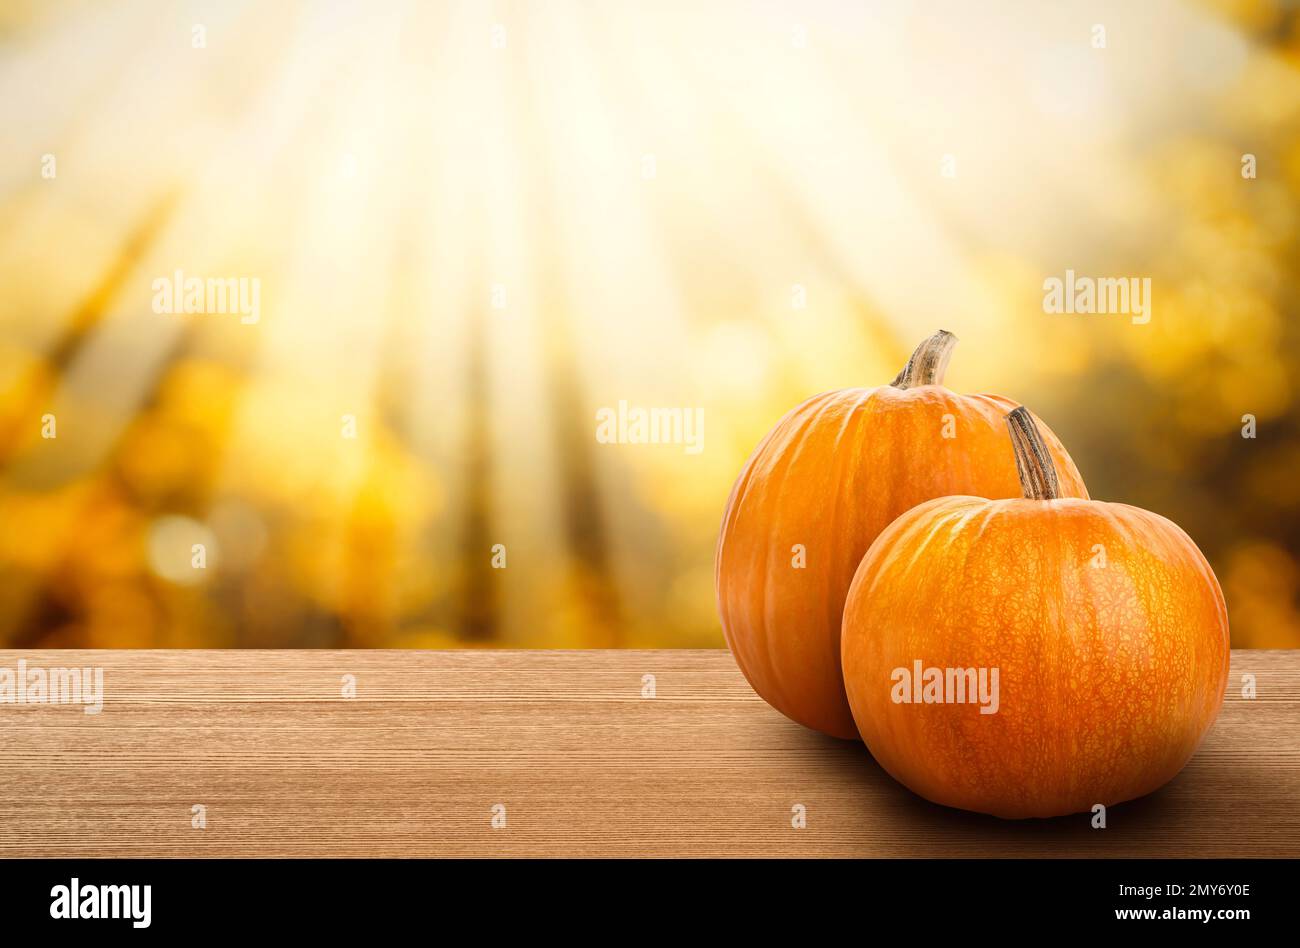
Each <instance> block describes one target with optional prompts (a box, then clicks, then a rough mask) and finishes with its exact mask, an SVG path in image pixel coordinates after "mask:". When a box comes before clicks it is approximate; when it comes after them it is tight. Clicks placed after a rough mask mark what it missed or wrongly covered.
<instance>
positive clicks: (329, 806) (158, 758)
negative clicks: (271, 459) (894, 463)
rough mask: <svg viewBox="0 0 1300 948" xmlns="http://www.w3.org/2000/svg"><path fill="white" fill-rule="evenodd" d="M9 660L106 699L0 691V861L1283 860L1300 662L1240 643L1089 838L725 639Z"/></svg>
mask: <svg viewBox="0 0 1300 948" xmlns="http://www.w3.org/2000/svg"><path fill="white" fill-rule="evenodd" d="M20 658H22V659H26V660H27V661H28V663H29V664H31V665H33V666H41V667H45V668H49V667H53V666H84V665H91V666H93V665H98V666H102V667H103V668H104V673H105V683H106V688H105V690H106V693H107V699H106V701H105V704H104V708H103V710H102V712H101V713H100V714H97V715H87V714H84V713H83V710H82V709H81V708H80V707H76V706H68V705H63V706H50V705H31V704H0V855H3V856H86V855H92V856H188V855H202V856H235V855H240V856H435V855H512V856H515V855H519V856H522V855H572V856H634V855H654V856H850V855H852V856H1002V855H1008V856H1009V855H1034V856H1139V855H1140V856H1300V652H1281V651H1271V652H1268V651H1235V652H1233V653H1232V676H1231V678H1230V679H1229V689H1228V697H1227V701H1226V703H1225V705H1224V708H1223V712H1222V714H1221V715H1220V716H1219V719H1218V722H1217V723H1216V724H1215V726H1214V728H1213V729H1212V730H1211V732H1210V734H1209V736H1208V737H1207V738H1206V741H1205V743H1204V745H1203V746H1202V748H1201V750H1200V752H1199V753H1198V754H1197V755H1196V757H1195V758H1194V759H1193V760H1192V762H1191V763H1190V764H1189V765H1188V766H1187V768H1186V769H1185V770H1184V771H1183V773H1182V774H1180V775H1179V777H1178V778H1177V779H1175V780H1174V781H1173V782H1172V783H1171V784H1169V785H1168V786H1167V787H1165V788H1164V789H1163V790H1161V791H1159V792H1158V793H1155V794H1153V795H1151V796H1149V797H1147V798H1145V799H1143V800H1140V801H1136V802H1133V803H1129V804H1126V805H1123V806H1118V807H1114V808H1112V809H1111V811H1110V814H1109V820H1108V828H1107V829H1105V830H1094V829H1091V828H1090V825H1089V818H1088V816H1087V815H1081V816H1076V817H1069V818H1063V819H1058V820H1052V821H1028V822H1004V821H1001V820H997V819H994V818H991V817H983V816H978V815H974V814H969V813H962V812H959V811H955V810H949V809H945V808H942V807H938V806H934V805H932V804H930V803H927V802H925V801H923V800H921V799H919V798H917V797H915V796H913V795H912V794H911V793H909V792H908V791H907V790H905V789H904V788H903V787H901V786H900V785H898V784H897V783H895V782H894V781H893V780H892V779H890V777H889V776H888V775H887V774H885V773H884V772H883V771H882V770H881V769H880V768H879V767H878V766H877V765H876V764H875V763H874V762H873V761H872V759H871V757H870V756H869V755H868V754H867V752H866V751H865V749H864V748H863V747H862V746H861V745H859V744H856V743H849V742H843V741H837V740H833V739H831V738H826V737H823V736H821V735H818V734H815V733H813V732H811V731H808V730H805V729H804V728H802V727H799V726H798V725H796V724H793V723H791V722H789V721H787V720H786V719H785V718H783V717H781V715H779V714H777V713H776V712H775V711H773V710H771V709H770V708H769V707H768V706H767V705H766V704H764V703H763V702H762V701H761V700H759V699H758V698H757V697H756V696H755V695H754V693H753V692H752V691H751V690H750V688H749V686H748V685H747V684H746V683H745V681H744V679H743V678H742V677H741V675H740V673H739V671H738V670H737V669H736V666H735V663H734V662H733V661H732V659H731V656H730V655H729V654H727V653H726V652H725V651H619V652H614V651H605V652H519V651H514V652H508V651H497V652H483V651H477V652H475V651H464V652H396V651H368V652H323V651H296V652H260V651H245V652H229V651H194V652H162V651H114V652H68V651H60V652H21V653H20V652H13V651H9V652H0V667H8V668H15V667H16V666H17V662H18V660H19V659H20ZM1247 673H1249V674H1253V675H1254V676H1255V678H1256V681H1257V686H1256V687H1257V692H1258V696H1257V697H1256V698H1255V699H1254V700H1246V699H1243V697H1242V696H1241V684H1240V683H1241V676H1242V675H1243V674H1247ZM347 675H352V676H355V682H356V696H355V697H353V698H346V697H343V695H342V691H343V688H344V676H347ZM648 675H652V676H654V678H653V697H651V696H649V692H650V688H649V682H650V679H648V678H646V677H645V676H648ZM196 804H197V805H201V806H203V807H205V808H206V809H205V811H203V812H204V815H205V817H206V828H196V827H194V826H193V825H192V824H193V822H194V818H195V816H194V815H195V813H196V812H198V811H195V810H193V809H192V808H193V807H194V806H195V805H196ZM497 804H501V805H503V806H504V810H501V809H500V808H496V806H497ZM800 804H801V805H802V806H803V807H804V808H805V810H806V814H807V816H806V820H807V825H806V827H805V828H802V829H797V828H795V827H793V826H792V819H791V818H792V813H793V812H794V811H793V810H792V808H793V807H795V806H796V805H800ZM494 808H496V809H494ZM494 814H495V815H496V816H497V822H498V823H499V822H500V816H501V815H502V814H504V823H505V825H504V826H500V827H497V828H494V827H493V819H494Z"/></svg>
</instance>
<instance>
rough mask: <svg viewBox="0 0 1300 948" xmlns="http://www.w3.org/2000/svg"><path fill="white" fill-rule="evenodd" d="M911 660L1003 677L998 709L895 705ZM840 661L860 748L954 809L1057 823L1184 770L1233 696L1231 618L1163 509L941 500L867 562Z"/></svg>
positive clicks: (892, 534) (1201, 561)
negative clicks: (898, 675)
mask: <svg viewBox="0 0 1300 948" xmlns="http://www.w3.org/2000/svg"><path fill="white" fill-rule="evenodd" d="M1098 547H1100V548H1101V550H1102V551H1103V552H1104V556H1105V560H1104V565H1098V564H1101V563H1102V562H1103V561H1102V560H1100V559H1099V554H1098ZM916 660H920V661H921V662H922V664H923V666H924V667H933V668H940V669H946V668H994V667H996V668H998V669H999V692H1000V696H999V704H1000V706H999V708H998V711H997V713H995V714H987V715H983V714H980V713H979V707H978V705H977V704H953V703H942V704H939V703H936V704H921V703H912V704H906V703H895V701H894V700H893V696H892V687H893V681H894V680H893V679H892V678H891V675H892V674H893V671H894V669H896V668H905V669H911V668H912V667H913V662H914V661H916ZM843 666H844V676H845V681H846V684H847V688H848V697H849V703H850V704H851V705H852V708H853V714H854V717H855V719H856V720H857V724H858V728H859V729H860V731H861V734H862V737H863V740H864V741H865V742H866V744H867V747H868V749H869V750H870V751H871V753H872V755H873V756H874V757H875V758H876V760H877V761H878V762H879V763H880V765H881V766H882V767H884V768H885V770H887V771H888V772H889V773H890V774H892V775H893V776H894V777H895V778H896V779H897V780H899V781H900V782H901V783H903V784H905V785H906V786H908V787H910V788H911V789H912V790H913V791H915V792H916V793H918V794H920V795H921V796H923V797H925V798H926V799H928V800H932V801H933V802H935V803H941V804H944V805H946V806H953V807H960V808H962V809H966V810H975V811H978V812H982V813H991V814H993V815H995V816H1000V817H1005V818H1011V819H1015V818H1023V817H1051V816H1061V815H1064V814H1068V813H1078V812H1085V811H1088V810H1090V809H1091V808H1092V807H1093V806H1094V805H1095V804H1098V803H1101V804H1105V805H1107V806H1110V805H1112V804H1116V803H1120V802H1123V801H1125V800H1131V799H1133V798H1135V797H1139V796H1142V795H1144V794H1147V793H1150V792H1151V791H1153V790H1155V789H1156V788H1158V787H1160V786H1161V785H1163V784H1164V783H1166V782H1167V781H1168V780H1170V779H1171V778H1172V777H1173V776H1174V775H1175V774H1177V773H1178V771H1179V770H1181V769H1182V767H1183V765H1184V764H1185V763H1186V762H1187V760H1188V759H1189V758H1190V757H1191V755H1192V754H1193V752H1194V751H1195V750H1196V747H1197V745H1198V744H1199V743H1200V740H1201V738H1202V736H1203V735H1204V734H1205V732H1206V730H1207V729H1208V728H1209V726H1210V725H1211V723H1213V721H1214V718H1215V716H1216V715H1217V714H1218V711H1219V708H1220V706H1221V705H1222V703H1223V693H1224V688H1225V686H1226V684H1227V676H1228V615H1227V610H1226V609H1225V607H1224V602H1223V594H1222V592H1221V591H1220V589H1219V584H1218V581H1217V580H1216V579H1215V577H1214V573H1213V571H1212V570H1211V569H1210V566H1209V564H1208V563H1206V561H1205V558H1204V557H1203V556H1202V555H1201V552H1200V550H1198V549H1197V548H1196V545H1195V544H1194V543H1193V542H1192V541H1191V539H1189V538H1188V536H1187V534H1185V533H1184V532H1183V531H1182V530H1181V529H1179V527H1178V526H1176V525H1175V524H1173V523H1171V522H1170V521H1168V520H1166V519H1165V518H1163V517H1161V516H1159V515H1157V514H1153V513H1150V512H1148V511H1145V510H1140V509H1138V508H1136V507H1129V506H1127V505H1124V504H1111V503H1101V502H1098V501H1084V500H1070V499H1059V500H1024V499H1021V500H998V501H990V500H986V499H982V498H977V497H944V498H940V499H938V500H935V501H932V502H930V503H927V504H923V505H921V506H919V507H917V508H916V509H914V510H911V511H909V512H908V513H906V514H904V515H903V516H902V517H900V518H899V519H898V520H897V521H895V522H894V523H893V524H891V525H890V526H889V528H888V529H887V530H885V531H884V533H882V534H881V536H880V538H879V539H878V540H877V541H876V542H875V544H874V545H873V546H872V548H871V549H870V551H868V553H867V555H866V557H864V559H863V560H862V564H861V566H860V567H859V569H858V572H857V575H856V576H855V577H854V580H853V586H852V589H851V590H850V592H849V596H848V601H847V603H846V605H845V612H844V634H843Z"/></svg>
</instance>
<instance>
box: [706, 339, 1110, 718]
mask: <svg viewBox="0 0 1300 948" xmlns="http://www.w3.org/2000/svg"><path fill="white" fill-rule="evenodd" d="M956 341H957V340H956V337H955V336H953V335H952V334H951V333H948V332H938V333H936V334H934V335H933V336H931V337H930V338H929V339H927V340H925V341H924V342H922V343H921V345H919V346H918V347H917V349H916V351H915V352H914V353H913V354H912V358H911V359H910V360H909V361H908V363H907V366H906V367H905V368H904V369H903V371H902V372H900V373H899V374H898V377H897V378H895V379H894V381H893V383H892V384H890V385H883V386H880V387H879V388H865V389H863V388H857V389H845V390H842V391H834V392H827V393H825V394H822V395H817V396H814V397H813V398H810V399H808V400H807V401H806V402H804V403H803V404H802V405H800V406H798V407H797V408H795V409H794V410H793V411H791V412H790V413H789V414H788V415H786V416H785V418H783V419H782V420H781V421H780V422H779V423H778V424H777V426H776V427H775V428H774V429H773V430H772V431H771V432H770V433H769V434H768V435H767V437H765V438H764V439H763V441H762V443H760V444H759V446H758V447H757V448H756V449H755V451H754V453H753V455H752V456H751V457H750V458H749V460H748V461H747V462H746V464H745V467H744V469H743V470H742V471H741V472H740V477H739V478H738V479H737V480H736V485H735V487H733V488H732V491H731V497H730V498H729V499H728V501H727V508H726V512H725V513H724V514H723V518H722V531H721V534H720V536H719V538H718V547H717V555H716V560H715V579H716V585H717V594H718V611H719V613H720V615H721V618H722V628H723V632H724V634H725V635H726V639H727V644H728V645H729V646H730V648H731V651H732V654H734V655H735V657H736V662H737V663H738V664H739V665H740V669H741V671H743V672H744V673H745V677H746V678H748V679H749V683H750V684H751V685H753V687H754V690H755V691H757V692H758V694H759V695H761V696H762V697H763V698H764V699H765V700H766V701H767V702H768V703H769V704H771V705H772V706H773V707H775V708H776V709H777V710H778V711H780V712H782V713H783V714H785V715H786V716H788V717H790V718H793V719H794V720H795V721H798V722H799V723H800V724H804V725H807V726H808V727H811V728H815V729H817V730H819V731H823V732H825V733H827V734H831V735H834V736H835V737H843V738H857V736H858V731H857V728H856V727H855V726H854V722H853V716H852V713H851V712H850V710H849V704H848V700H847V699H846V697H845V694H844V680H843V676H842V675H841V672H840V619H841V616H842V613H843V610H844V598H845V596H846V595H847V594H848V591H849V583H850V582H852V580H853V572H854V570H855V569H857V566H858V563H859V561H861V559H862V555H863V554H864V553H866V551H867V547H869V546H870V545H871V542H872V541H873V540H875V538H876V536H877V535H878V534H879V533H880V531H881V530H883V529H884V528H885V527H886V526H888V524H889V523H890V522H891V521H892V520H893V519H894V518H895V517H897V516H898V515H899V514H901V513H903V512H904V511H905V510H908V509H910V508H912V507H914V506H916V505H917V504H919V503H921V502H922V501H926V500H930V499H931V498H933V497H942V496H945V495H948V494H979V495H981V496H985V497H1015V496H1019V492H1020V486H1019V482H1018V481H1017V479H1016V474H1015V461H1014V458H1013V452H1012V447H1011V439H1010V437H1009V436H1008V434H1007V427H1006V421H1005V418H1006V413H1007V412H1008V411H1009V410H1010V409H1011V408H1012V407H1014V405H1015V403H1014V402H1011V401H1009V400H1008V399H1005V398H1002V397H1001V396H998V395H958V394H956V393H954V392H951V391H949V390H948V389H946V388H944V387H943V385H942V382H943V374H944V370H945V368H946V367H947V363H948V359H949V356H950V354H951V352H952V347H953V346H954V345H955V344H956ZM1045 437H1046V438H1047V441H1048V444H1049V445H1050V448H1051V451H1052V456H1053V457H1054V458H1055V460H1056V463H1057V466H1058V468H1059V469H1060V471H1061V472H1062V484H1063V488H1062V489H1063V490H1064V491H1065V492H1066V493H1067V494H1069V495H1071V496H1080V497H1086V496H1088V494H1087V490H1086V489H1085V487H1084V485H1083V480H1082V478H1080V476H1079V473H1078V471H1077V470H1075V467H1074V463H1073V462H1072V461H1071V460H1070V457H1069V455H1068V454H1067V453H1066V451H1065V448H1063V447H1062V446H1061V444H1060V442H1059V441H1057V440H1056V438H1055V436H1053V435H1052V434H1051V433H1050V432H1047V433H1046V435H1045Z"/></svg>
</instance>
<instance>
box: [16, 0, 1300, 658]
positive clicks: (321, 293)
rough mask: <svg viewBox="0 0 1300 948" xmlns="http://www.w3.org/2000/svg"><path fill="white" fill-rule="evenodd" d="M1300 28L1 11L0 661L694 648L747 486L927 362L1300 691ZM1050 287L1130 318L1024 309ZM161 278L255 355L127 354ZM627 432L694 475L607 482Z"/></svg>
mask: <svg viewBox="0 0 1300 948" xmlns="http://www.w3.org/2000/svg"><path fill="white" fill-rule="evenodd" d="M1297 22H1298V18H1297V15H1296V13H1295V12H1294V11H1293V10H1289V8H1288V7H1287V5H1285V4H1282V3H1280V2H1259V3H1253V4H1235V3H1206V4H1201V3H1177V2H1152V3H1143V4H1132V3H1123V2H1115V3H1101V4H1098V3H1088V4H1074V3H1062V4H1050V5H1045V4H1038V3H1024V4H1010V5H998V6H996V7H995V8H993V9H988V8H987V7H986V5H981V4H968V3H959V2H951V3H940V4H924V5H915V4H909V3H903V2H898V3H879V4H842V3H832V2H824V3H811V4H809V3H794V2H779V3H766V4H753V3H742V2H738V0H709V2H706V3H686V2H682V3H675V2H674V3H666V4H644V3H634V2H617V0H614V2H602V3H590V4H588V3H578V2H572V0H546V2H544V3H543V2H533V3H524V2H520V3H488V2H471V0H464V2H441V3H425V2H415V0H407V2H400V0H395V2H360V0H358V2H324V0H321V2H307V0H300V2H283V3H275V4H262V3H253V2H246V3H239V2H226V0H222V2H195V3H188V4H183V5H182V4H173V3H165V2H161V0H159V2H156V3H155V2H97V3H88V2H87V3H83V2H62V3H40V4H36V3H13V4H6V6H5V8H4V11H3V13H0V118H2V119H3V126H4V128H5V130H6V131H5V148H4V149H3V151H2V152H0V221H2V222H3V226H0V286H2V287H3V288H4V292H3V293H2V294H0V620H2V621H0V645H31V646H39V645H91V644H93V645H111V644H119V645H128V644H130V645H137V644H138V645H159V646H174V645H215V646H326V645H329V646H391V645H417V646H425V645H427V646H435V647H444V646H447V645H453V644H463V645H496V644H510V645H521V646H557V647H583V646H681V645H708V646H714V645H719V644H721V636H720V631H719V629H718V626H717V622H716V618H715V616H714V611H713V609H714V607H713V593H712V547H713V541H714V539H715V537H716V530H717V524H718V517H719V515H720V511H721V509H722V505H723V501H724V499H725V497H726V494H727V491H728V490H729V488H730V484H731V479H732V478H733V477H734V476H735V473H736V472H737V471H738V470H739V468H740V466H741V463H742V461H743V459H744V457H745V456H746V455H747V454H748V452H749V451H750V450H751V449H752V448H753V446H754V444H755V443H756V442H757V441H758V439H759V438H760V437H761V436H762V434H763V433H764V432H765V431H766V430H767V429H768V428H769V427H770V426H771V425H772V424H773V423H774V422H775V421H776V419H777V418H779V417H780V415H781V414H783V413H784V412H785V411H786V410H787V409H789V408H790V407H792V406H793V405H794V404H795V403H797V402H798V401H800V400H802V399H803V398H805V397H807V396H808V395H810V394H813V393H814V392H817V391H823V390H826V389H830V388H836V387H843V386H857V385H877V384H883V383H884V382H887V381H888V380H889V379H890V378H892V376H893V375H894V373H895V372H896V371H897V369H898V367H899V366H900V365H901V363H902V361H903V360H904V359H905V357H906V354H907V352H908V351H910V349H911V346H912V345H913V344H914V343H915V341H916V340H918V339H919V338H921V337H922V336H924V335H925V334H927V333H929V332H931V331H932V330H934V329H935V328H939V327H943V328H947V329H950V330H952V331H954V332H956V333H957V335H958V336H959V337H960V338H961V340H962V342H961V346H960V348H959V350H958V355H957V357H956V358H955V359H954V362H953V365H952V370H951V372H950V374H949V384H950V385H952V387H954V388H956V389H959V390H985V391H995V392H1000V393H1003V394H1006V395H1009V396H1012V397H1015V398H1017V399H1020V400H1022V401H1024V402H1026V403H1028V404H1031V405H1032V406H1033V407H1034V408H1035V410H1037V411H1038V412H1039V414H1041V415H1043V416H1044V417H1045V418H1047V419H1049V420H1050V422H1051V424H1052V426H1053V428H1054V429H1055V430H1056V431H1057V432H1058V433H1059V434H1060V435H1061V436H1062V437H1063V438H1064V440H1065V441H1066V442H1067V443H1068V444H1069V445H1070V447H1071V450H1072V453H1073V454H1074V456H1075V458H1076V460H1077V461H1078V463H1079V466H1080V468H1081V470H1082V471H1083V473H1084V476H1085V477H1086V478H1087V480H1088V483H1089V486H1090V489H1091V491H1092V493H1093V495H1094V496H1096V497H1099V498H1104V499H1109V500H1121V501H1127V502H1130V503H1134V504H1138V505H1141V506H1144V507H1148V508H1150V509H1153V510H1156V511H1158V512H1160V513H1163V514H1165V515H1167V516H1169V517H1170V518H1171V519H1174V520H1175V521H1177V522H1179V523H1180V524H1182V525H1183V526H1184V527H1185V528H1186V529H1187V530H1188V532H1189V533H1190V534H1191V535H1192V536H1193V537H1194V538H1195V539H1196V540H1197V541H1198V543H1200V544H1201V546H1202V548H1203V549H1204V550H1205V551H1206V552H1207V554H1208V555H1209V556H1210V558H1211V560H1212V562H1213V563H1214V565H1215V567H1216V569H1217V570H1219V572H1220V576H1221V578H1222V579H1223V581H1224V585H1225V590H1226V591H1227V593H1228V600H1229V604H1230V608H1231V609H1232V610H1233V612H1232V617H1231V618H1232V622H1233V634H1234V641H1235V644H1237V645H1247V646H1249V645H1275V646H1277V645H1286V646H1292V647H1294V646H1300V632H1298V631H1297V630H1298V629H1300V611H1298V607H1297V595H1298V590H1297V584H1296V582H1295V575H1294V574H1295V573H1296V571H1297V569H1298V568H1300V567H1298V566H1297V563H1298V562H1300V521H1298V520H1297V517H1298V516H1300V513H1298V508H1300V488H1298V487H1297V486H1296V479H1295V478H1294V477H1293V476H1290V477H1287V476H1282V473H1281V472H1285V471H1290V472H1292V473H1293V472H1294V469H1295V465H1294V462H1295V455H1296V452H1297V450H1298V449H1297V445H1300V429H1298V426H1297V414H1296V408H1297V394H1296V385H1295V383H1294V381H1293V379H1294V373H1295V370H1296V368H1297V366H1298V365H1300V353H1298V351H1297V329H1296V326H1297V325H1298V321H1297V317H1300V313H1298V312H1297V306H1296V302H1295V301H1296V299H1297V294H1296V280H1297V274H1298V272H1300V263H1298V261H1300V246H1298V240H1297V232H1298V228H1300V71H1298V70H1300V29H1298V28H1297ZM1098 26H1102V27H1104V45H1102V46H1098V45H1097V42H1096V40H1097V34H1096V28H1097V27H1098ZM1245 153H1250V154H1253V155H1254V156H1255V157H1256V159H1257V164H1258V173H1257V176H1256V177H1254V178H1244V177H1243V176H1242V173H1241V172H1242V167H1243V155H1244V154H1245ZM51 160H52V162H53V163H52V164H51ZM51 170H52V171H53V173H52V174H51V173H49V172H50V171H51ZM1067 269H1069V270H1073V271H1075V272H1077V273H1080V274H1092V275H1106V276H1117V277H1118V276H1142V277H1150V278H1151V280H1152V286H1153V317H1152V319H1151V321H1150V322H1149V323H1148V324H1145V325H1137V324H1134V323H1133V322H1132V321H1131V320H1129V319H1128V318H1127V317H1125V316H1123V315H1111V316H1101V315H1053V314H1047V313H1045V312H1044V311H1043V303H1042V300H1043V281H1044V280H1045V279H1046V278H1049V277H1053V276H1060V275H1062V274H1063V273H1065V271H1066V270H1067ZM178 271H180V272H181V273H182V274H184V275H186V276H191V277H198V278H201V279H202V278H215V279H223V280H224V279H230V280H240V279H245V280H250V281H254V280H255V281H257V286H258V291H259V311H258V312H257V313H256V314H253V313H245V312H225V313H185V312H179V313H168V312H164V313H160V312H157V311H156V308H155V306H154V298H155V292H156V291H155V281H157V280H159V279H163V280H170V279H171V278H172V277H173V275H174V274H176V273H177V272H178ZM254 317H255V318H254ZM620 401H626V402H628V403H629V404H632V405H640V406H649V407H661V408H681V409H696V408H698V409H702V410H703V416H704V420H705V422H704V442H703V445H704V450H703V451H701V452H700V453H698V454H692V453H688V452H686V451H685V450H683V447H682V446H681V445H637V444H602V443H600V442H599V441H598V440H597V439H596V437H595V428H596V422H595V418H596V412H597V411H598V410H599V409H600V408H602V407H609V406H616V405H618V404H619V402H620ZM1246 414H1250V415H1253V416H1255V417H1256V419H1257V421H1258V426H1259V433H1258V437H1257V438H1255V439H1244V438H1242V437H1241V427H1242V424H1243V422H1242V417H1243V416H1244V415H1246ZM47 419H52V420H53V424H54V429H55V431H56V434H55V436H53V437H51V436H49V431H48V430H47V429H49V422H48V421H47ZM194 543H201V544H205V546H207V547H210V553H211V554H212V555H211V558H210V561H209V562H208V565H207V566H206V567H205V569H206V570H207V572H206V573H204V574H203V575H202V576H201V577H195V576H192V575H188V574H186V573H185V572H184V570H185V569H192V567H187V565H186V564H188V563H189V562H190V560H189V557H190V553H189V551H190V549H191V546H192V544H194ZM497 545H501V546H502V547H504V551H505V557H506V561H505V562H506V565H505V568H497V566H499V564H497V563H494V556H495V555H496V554H494V552H493V551H494V548H495V547H497ZM177 550H179V551H180V553H179V554H178V553H177ZM177 556H179V557H180V559H179V560H177V559H176V557H177ZM178 564H179V565H178ZM178 570H181V572H177V571H178Z"/></svg>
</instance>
